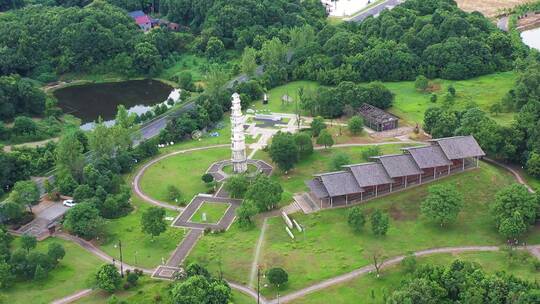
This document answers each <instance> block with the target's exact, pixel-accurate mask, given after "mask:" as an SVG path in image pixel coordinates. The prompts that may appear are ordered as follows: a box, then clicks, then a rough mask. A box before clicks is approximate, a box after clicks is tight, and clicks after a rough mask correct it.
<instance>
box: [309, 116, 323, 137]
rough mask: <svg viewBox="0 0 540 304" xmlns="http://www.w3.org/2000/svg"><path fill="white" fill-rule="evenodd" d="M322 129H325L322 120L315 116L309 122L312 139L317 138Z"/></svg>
mask: <svg viewBox="0 0 540 304" xmlns="http://www.w3.org/2000/svg"><path fill="white" fill-rule="evenodd" d="M323 129H326V124H325V123H324V118H322V117H320V116H317V117H315V118H313V121H311V134H312V135H313V137H318V136H319V134H320V133H321V131H322V130H323Z"/></svg>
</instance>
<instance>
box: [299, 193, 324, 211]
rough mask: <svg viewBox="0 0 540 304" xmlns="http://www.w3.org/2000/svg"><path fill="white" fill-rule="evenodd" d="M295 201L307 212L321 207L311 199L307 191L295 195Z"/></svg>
mask: <svg viewBox="0 0 540 304" xmlns="http://www.w3.org/2000/svg"><path fill="white" fill-rule="evenodd" d="M293 198H294V201H295V202H296V203H297V204H298V206H299V207H300V209H302V211H303V212H304V213H306V214H308V213H312V212H315V211H318V210H319V209H320V207H319V206H318V205H317V204H316V203H315V202H314V201H313V199H311V197H310V196H309V195H308V194H307V193H305V192H304V193H297V194H295V195H294V196H293Z"/></svg>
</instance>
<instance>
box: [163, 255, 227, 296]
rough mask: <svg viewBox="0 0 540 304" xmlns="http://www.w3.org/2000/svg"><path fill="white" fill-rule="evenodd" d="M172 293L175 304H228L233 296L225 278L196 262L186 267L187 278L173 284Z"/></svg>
mask: <svg viewBox="0 0 540 304" xmlns="http://www.w3.org/2000/svg"><path fill="white" fill-rule="evenodd" d="M170 294H171V297H172V301H173V303H175V304H191V303H200V304H228V303H229V300H230V299H231V296H232V295H231V288H230V287H229V284H227V282H226V281H225V280H223V279H221V278H215V277H214V276H212V275H211V274H210V273H209V272H208V270H206V269H205V268H204V267H202V266H200V265H198V264H195V263H193V264H190V265H188V266H187V267H186V272H185V278H183V279H182V280H178V281H176V282H174V283H173V284H172V288H171V290H170Z"/></svg>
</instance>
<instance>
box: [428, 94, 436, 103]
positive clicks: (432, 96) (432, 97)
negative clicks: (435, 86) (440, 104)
mask: <svg viewBox="0 0 540 304" xmlns="http://www.w3.org/2000/svg"><path fill="white" fill-rule="evenodd" d="M429 101H431V102H433V103H435V102H437V94H431V97H430V98H429Z"/></svg>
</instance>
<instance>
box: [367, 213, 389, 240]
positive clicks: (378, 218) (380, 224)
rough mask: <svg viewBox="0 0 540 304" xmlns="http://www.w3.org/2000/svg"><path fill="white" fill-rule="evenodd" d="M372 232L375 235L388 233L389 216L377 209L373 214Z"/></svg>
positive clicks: (371, 219)
mask: <svg viewBox="0 0 540 304" xmlns="http://www.w3.org/2000/svg"><path fill="white" fill-rule="evenodd" d="M370 221H371V231H373V234H375V235H385V234H386V232H387V231H388V215H387V214H385V213H383V212H382V211H381V210H379V209H377V210H375V211H374V212H373V213H372V214H371V218H370Z"/></svg>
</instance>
